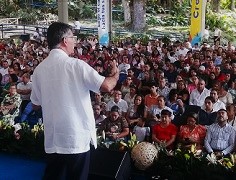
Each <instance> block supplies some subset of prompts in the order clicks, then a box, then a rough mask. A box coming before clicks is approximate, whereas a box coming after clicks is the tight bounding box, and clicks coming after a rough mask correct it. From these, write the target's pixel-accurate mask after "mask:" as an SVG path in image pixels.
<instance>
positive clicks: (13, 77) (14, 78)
mask: <svg viewBox="0 0 236 180" xmlns="http://www.w3.org/2000/svg"><path fill="white" fill-rule="evenodd" d="M17 81H18V77H17V75H16V74H9V81H8V83H6V84H5V85H4V86H3V88H2V93H1V97H0V98H1V99H3V98H4V97H5V96H6V94H7V93H8V91H9V89H10V86H11V84H17Z"/></svg>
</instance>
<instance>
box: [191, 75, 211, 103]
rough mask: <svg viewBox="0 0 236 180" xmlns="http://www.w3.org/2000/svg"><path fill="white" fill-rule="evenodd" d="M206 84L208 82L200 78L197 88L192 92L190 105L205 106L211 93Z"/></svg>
mask: <svg viewBox="0 0 236 180" xmlns="http://www.w3.org/2000/svg"><path fill="white" fill-rule="evenodd" d="M205 86H206V82H205V81H204V80H203V79H200V80H199V82H198V85H197V88H196V89H194V90H193V91H192V92H191V94H190V98H189V105H196V106H200V107H202V106H203V104H204V101H205V98H206V97H207V96H209V95H210V91H209V90H208V89H207V88H205Z"/></svg>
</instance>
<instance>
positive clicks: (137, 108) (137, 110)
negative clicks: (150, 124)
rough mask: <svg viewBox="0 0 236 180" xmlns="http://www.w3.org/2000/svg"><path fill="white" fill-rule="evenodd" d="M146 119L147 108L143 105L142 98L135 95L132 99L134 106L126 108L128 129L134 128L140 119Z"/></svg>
mask: <svg viewBox="0 0 236 180" xmlns="http://www.w3.org/2000/svg"><path fill="white" fill-rule="evenodd" d="M146 117H147V107H146V106H145V104H144V97H143V96H142V95H140V94H137V95H136V96H135V99H134V104H133V105H131V106H130V107H129V108H128V112H127V115H126V119H127V121H128V123H129V125H130V127H134V126H135V125H136V124H137V122H138V121H139V119H140V118H146Z"/></svg>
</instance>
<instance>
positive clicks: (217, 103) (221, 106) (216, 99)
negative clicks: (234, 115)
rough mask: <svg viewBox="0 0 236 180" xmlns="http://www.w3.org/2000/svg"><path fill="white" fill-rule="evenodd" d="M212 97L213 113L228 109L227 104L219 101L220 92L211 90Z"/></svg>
mask: <svg viewBox="0 0 236 180" xmlns="http://www.w3.org/2000/svg"><path fill="white" fill-rule="evenodd" d="M210 96H211V97H212V98H213V100H214V101H213V111H216V112H217V111H218V110H220V109H226V107H225V104H224V103H223V102H222V101H221V100H219V96H218V91H217V89H215V88H212V89H211V92H210Z"/></svg>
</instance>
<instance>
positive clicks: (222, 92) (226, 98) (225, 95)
mask: <svg viewBox="0 0 236 180" xmlns="http://www.w3.org/2000/svg"><path fill="white" fill-rule="evenodd" d="M228 90H229V87H228V85H227V84H226V83H221V85H220V89H219V100H221V101H222V102H223V103H224V104H225V106H227V105H230V104H233V98H232V95H231V94H230V93H229V92H228Z"/></svg>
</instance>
